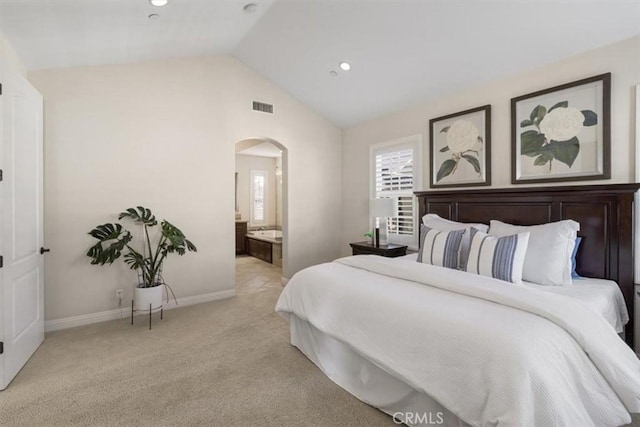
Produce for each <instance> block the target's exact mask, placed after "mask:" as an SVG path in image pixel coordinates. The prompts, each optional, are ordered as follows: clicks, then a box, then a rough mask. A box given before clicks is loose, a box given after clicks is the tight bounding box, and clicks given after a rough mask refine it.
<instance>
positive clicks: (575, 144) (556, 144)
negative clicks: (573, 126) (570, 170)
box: [548, 136, 580, 167]
mask: <svg viewBox="0 0 640 427" xmlns="http://www.w3.org/2000/svg"><path fill="white" fill-rule="evenodd" d="M548 151H550V152H551V153H553V157H555V158H556V160H558V161H560V162H562V163H564V164H565V165H567V166H569V167H571V166H573V162H575V160H576V157H578V153H579V152H580V141H579V140H578V138H576V137H575V136H574V137H573V138H571V139H570V140H568V141H551V142H550V143H549V145H548Z"/></svg>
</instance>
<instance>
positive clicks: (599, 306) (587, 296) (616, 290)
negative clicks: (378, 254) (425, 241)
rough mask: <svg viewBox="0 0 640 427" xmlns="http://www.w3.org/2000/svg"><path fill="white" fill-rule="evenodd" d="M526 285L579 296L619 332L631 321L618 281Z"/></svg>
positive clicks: (585, 279) (409, 257)
mask: <svg viewBox="0 0 640 427" xmlns="http://www.w3.org/2000/svg"><path fill="white" fill-rule="evenodd" d="M417 257H418V254H417V253H415V254H409V255H405V256H403V257H400V258H401V259H405V260H408V261H416V260H417ZM523 283H524V285H525V286H528V287H531V288H535V289H539V290H542V291H545V292H552V293H556V294H560V295H566V296H569V297H573V298H577V299H579V300H580V301H582V302H584V303H586V304H587V305H588V306H589V307H591V308H592V309H593V310H595V311H596V312H598V313H600V314H601V315H602V316H603V317H604V318H605V319H606V320H607V322H609V324H611V326H613V328H614V329H615V330H616V332H617V333H622V332H623V330H624V326H625V325H626V324H627V323H628V322H629V312H628V311H627V306H626V305H625V302H624V296H623V295H622V291H621V290H620V287H619V286H618V284H617V283H616V282H614V281H613V280H606V279H593V278H588V277H582V278H579V279H573V284H572V285H568V286H546V285H538V284H535V283H530V282H523Z"/></svg>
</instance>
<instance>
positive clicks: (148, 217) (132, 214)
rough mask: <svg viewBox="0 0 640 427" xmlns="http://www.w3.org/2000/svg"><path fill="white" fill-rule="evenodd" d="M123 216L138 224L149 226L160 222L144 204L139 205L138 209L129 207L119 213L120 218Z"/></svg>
mask: <svg viewBox="0 0 640 427" xmlns="http://www.w3.org/2000/svg"><path fill="white" fill-rule="evenodd" d="M123 218H129V219H131V220H132V221H134V222H136V223H138V224H144V225H146V226H148V227H153V226H154V225H156V224H158V221H156V217H155V215H153V213H151V210H150V209H148V208H145V207H143V206H138V210H137V211H136V210H135V209H133V208H129V209H127V210H126V211H125V212H121V213H120V215H118V219H123Z"/></svg>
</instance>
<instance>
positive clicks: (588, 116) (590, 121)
mask: <svg viewBox="0 0 640 427" xmlns="http://www.w3.org/2000/svg"><path fill="white" fill-rule="evenodd" d="M581 113H582V115H583V116H584V122H582V125H583V126H594V125H597V124H598V115H597V114H596V113H594V112H593V111H591V110H582V111H581Z"/></svg>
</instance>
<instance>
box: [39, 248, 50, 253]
mask: <svg viewBox="0 0 640 427" xmlns="http://www.w3.org/2000/svg"><path fill="white" fill-rule="evenodd" d="M45 252H51V249H48V248H40V255H43V254H44V253H45Z"/></svg>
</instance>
